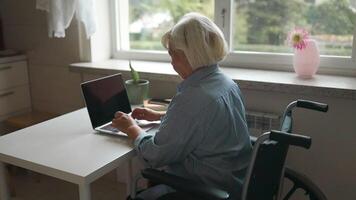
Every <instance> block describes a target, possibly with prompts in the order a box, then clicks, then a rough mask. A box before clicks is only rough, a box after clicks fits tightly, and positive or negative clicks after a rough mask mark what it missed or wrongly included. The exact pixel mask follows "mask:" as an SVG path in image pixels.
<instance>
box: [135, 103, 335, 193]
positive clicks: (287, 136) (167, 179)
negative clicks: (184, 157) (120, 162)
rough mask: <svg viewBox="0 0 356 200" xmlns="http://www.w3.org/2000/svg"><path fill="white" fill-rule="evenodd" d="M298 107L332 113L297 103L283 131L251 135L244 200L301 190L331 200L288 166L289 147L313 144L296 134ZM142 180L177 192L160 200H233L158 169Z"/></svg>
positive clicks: (320, 105) (285, 116) (286, 115)
mask: <svg viewBox="0 0 356 200" xmlns="http://www.w3.org/2000/svg"><path fill="white" fill-rule="evenodd" d="M296 107H299V108H305V109H311V110H315V111H321V112H327V110H328V105H327V104H323V103H319V102H314V101H308V100H297V101H293V102H291V103H290V104H289V105H288V106H287V107H286V109H285V111H284V113H283V115H282V118H281V126H280V130H279V131H276V130H271V131H270V132H266V133H264V134H262V135H261V136H259V137H257V138H256V137H252V136H251V142H252V144H253V153H252V158H251V162H250V164H249V167H248V169H247V173H246V177H245V181H244V184H243V189H242V196H241V198H240V199H241V200H280V199H283V200H287V199H291V198H292V197H293V195H294V194H295V192H296V191H297V190H302V191H304V194H305V195H306V198H308V199H309V200H326V199H327V198H326V196H325V195H324V193H323V192H322V191H321V190H320V188H319V187H318V186H317V185H315V184H314V183H313V182H312V181H311V180H310V179H309V178H308V177H306V176H305V175H303V174H301V173H299V172H297V171H295V170H293V169H291V168H289V167H286V166H285V160H286V156H287V153H288V148H289V146H298V147H303V148H306V149H309V148H310V146H311V141H312V140H311V138H310V137H308V136H304V135H299V134H293V133H292V128H293V118H292V111H293V109H294V108H296ZM140 177H143V178H145V179H148V180H149V181H152V182H154V183H158V184H165V185H168V186H170V187H171V188H173V189H175V191H174V192H171V193H168V194H164V195H162V196H161V197H159V198H158V200H178V199H180V200H206V199H208V200H223V199H229V193H228V192H226V191H223V190H221V189H219V188H214V187H211V186H207V185H205V184H203V183H199V182H195V181H192V180H189V179H186V178H182V177H179V176H176V175H173V174H169V173H166V172H164V171H160V170H157V169H151V168H148V169H144V170H142V171H141V174H140ZM137 180H138V179H137ZM137 180H136V181H135V182H134V183H133V185H132V191H131V196H130V197H131V199H135V196H136V192H137V191H136V190H137V189H136V187H137V186H136V183H137ZM285 180H289V181H290V182H292V187H291V188H289V190H287V191H288V192H287V193H286V194H285V196H282V193H283V192H282V191H283V183H284V182H285Z"/></svg>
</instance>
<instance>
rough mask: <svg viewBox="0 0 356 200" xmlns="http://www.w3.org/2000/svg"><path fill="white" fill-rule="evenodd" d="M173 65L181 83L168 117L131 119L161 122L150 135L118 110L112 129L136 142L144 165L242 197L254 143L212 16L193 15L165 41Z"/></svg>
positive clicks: (144, 113) (146, 113)
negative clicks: (222, 67)
mask: <svg viewBox="0 0 356 200" xmlns="http://www.w3.org/2000/svg"><path fill="white" fill-rule="evenodd" d="M162 44H163V46H164V47H165V48H167V49H168V53H169V55H170V56H171V58H172V61H171V64H172V66H173V68H174V70H175V71H176V72H177V73H178V74H179V76H180V77H181V78H182V79H183V81H182V82H181V83H180V84H179V85H178V87H177V94H176V95H175V96H174V98H173V99H172V101H171V103H170V105H169V107H168V110H167V112H166V113H165V114H163V113H159V112H156V111H153V110H149V109H147V108H137V109H135V110H134V111H133V112H132V117H133V118H137V119H146V120H152V121H153V120H159V119H161V124H160V127H159V129H158V131H157V132H156V134H155V135H148V134H146V133H145V132H144V131H143V130H142V129H141V128H140V127H139V126H137V124H136V123H135V121H134V120H133V118H131V117H130V116H129V115H127V114H125V113H122V112H118V113H116V116H115V119H113V125H114V126H115V127H117V128H118V129H119V130H121V131H123V132H125V133H126V134H127V135H128V136H129V138H131V139H132V140H134V144H135V149H136V151H137V154H138V155H139V157H140V158H142V160H143V162H145V163H146V164H147V165H148V166H151V167H155V168H156V167H163V166H165V167H166V168H167V170H168V171H169V172H170V173H174V174H176V175H178V176H181V177H185V178H188V179H193V180H195V181H199V182H202V183H205V184H207V185H211V186H216V187H218V188H221V189H224V190H226V191H228V192H230V194H231V196H232V199H234V198H235V197H236V198H237V197H239V195H241V194H240V193H241V189H242V184H243V180H244V176H245V172H246V169H247V166H248V164H249V161H250V156H251V151H252V148H251V143H250V139H249V133H248V128H247V124H246V119H245V108H244V104H243V100H242V96H241V91H240V89H239V87H238V86H237V84H236V83H234V81H232V80H231V79H230V78H228V77H226V76H225V75H224V74H223V73H222V72H221V71H220V69H219V66H218V64H217V63H218V62H219V61H221V60H222V59H224V57H225V56H226V54H227V52H228V47H227V44H226V41H225V39H224V36H223V34H222V32H221V31H220V29H219V28H218V27H217V26H216V25H215V24H214V22H212V21H211V20H210V19H209V18H207V17H205V16H203V15H200V14H197V13H189V14H186V15H184V16H183V17H182V18H181V20H180V21H179V22H178V23H177V24H176V25H175V26H174V27H173V28H172V29H171V30H169V31H168V32H167V33H166V34H165V35H164V36H163V37H162ZM172 190H173V189H171V188H168V186H155V187H153V188H151V189H148V190H146V191H144V192H142V194H140V196H141V197H142V198H144V199H154V198H156V195H157V193H158V194H162V193H166V192H169V191H172Z"/></svg>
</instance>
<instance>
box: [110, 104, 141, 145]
mask: <svg viewBox="0 0 356 200" xmlns="http://www.w3.org/2000/svg"><path fill="white" fill-rule="evenodd" d="M112 126H113V127H115V128H117V129H119V130H120V131H121V132H124V133H126V134H127V136H128V137H129V138H131V139H136V138H137V136H138V135H139V134H140V133H141V132H142V129H141V128H140V127H139V126H138V125H137V124H136V122H135V120H134V119H132V117H131V116H129V115H128V114H126V113H123V112H120V111H118V112H116V113H115V118H114V119H113V120H112Z"/></svg>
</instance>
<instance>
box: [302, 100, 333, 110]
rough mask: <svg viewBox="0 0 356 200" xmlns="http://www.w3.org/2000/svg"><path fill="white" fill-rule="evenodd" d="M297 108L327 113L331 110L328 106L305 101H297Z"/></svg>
mask: <svg viewBox="0 0 356 200" xmlns="http://www.w3.org/2000/svg"><path fill="white" fill-rule="evenodd" d="M297 107H300V108H307V109H312V110H317V111H321V112H327V111H328V109H329V106H328V104H325V103H319V102H315V101H309V100H303V99H299V100H297Z"/></svg>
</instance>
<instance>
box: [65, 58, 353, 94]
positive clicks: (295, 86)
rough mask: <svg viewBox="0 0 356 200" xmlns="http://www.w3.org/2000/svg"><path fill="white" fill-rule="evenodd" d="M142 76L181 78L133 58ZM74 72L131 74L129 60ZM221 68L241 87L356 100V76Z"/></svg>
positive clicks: (161, 65)
mask: <svg viewBox="0 0 356 200" xmlns="http://www.w3.org/2000/svg"><path fill="white" fill-rule="evenodd" d="M132 65H133V66H134V68H135V69H136V71H138V72H140V74H141V77H142V78H147V79H153V80H163V81H175V82H179V81H180V78H179V76H178V75H177V73H176V72H175V71H174V69H173V68H172V66H171V65H170V63H167V62H152V61H132ZM70 70H71V71H72V72H80V73H89V74H90V73H91V74H92V73H94V74H96V73H97V74H113V73H118V72H121V73H123V75H124V76H126V77H129V67H128V61H127V60H107V61H102V62H93V63H73V64H71V65H70ZM221 70H222V71H223V72H224V73H225V74H227V75H228V76H230V77H231V78H232V79H233V80H235V81H236V82H237V83H239V86H240V88H242V89H250V90H260V91H270V92H279V93H291V94H300V95H312V96H324V97H336V98H344V99H353V100H356V78H355V77H345V76H333V75H316V76H314V78H312V79H301V78H298V77H297V76H296V74H295V73H292V72H281V71H268V70H255V69H242V68H227V67H221Z"/></svg>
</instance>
